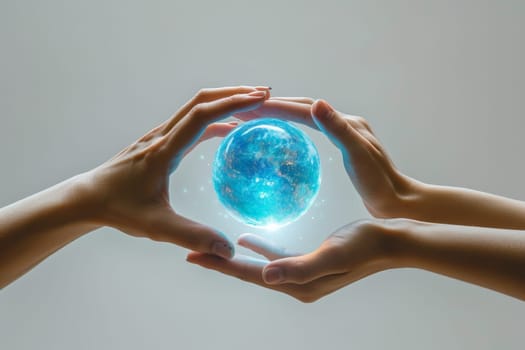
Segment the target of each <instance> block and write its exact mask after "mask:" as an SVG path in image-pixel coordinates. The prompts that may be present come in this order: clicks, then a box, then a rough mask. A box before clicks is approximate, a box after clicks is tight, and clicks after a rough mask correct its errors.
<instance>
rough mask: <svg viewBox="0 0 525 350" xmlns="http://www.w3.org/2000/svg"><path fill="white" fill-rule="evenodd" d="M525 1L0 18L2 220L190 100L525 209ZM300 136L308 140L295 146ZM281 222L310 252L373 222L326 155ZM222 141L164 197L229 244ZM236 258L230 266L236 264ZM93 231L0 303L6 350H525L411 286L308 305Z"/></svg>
mask: <svg viewBox="0 0 525 350" xmlns="http://www.w3.org/2000/svg"><path fill="white" fill-rule="evenodd" d="M524 23H525V3H524V2H523V1H519V0H517V1H496V0H492V1H481V0H472V1H465V0H454V1H452V0H436V1H416V0H414V1H390V0H384V1H354V0H352V1H351V0H345V1H329V0H324V1H271V0H267V1H246V0H244V1H185V2H183V1H129V0H128V1H124V0H120V1H118V0H90V1H76V0H62V1H59V0H48V1H37V0H33V1H29V0H0V121H1V122H0V164H1V167H0V170H1V171H0V206H3V205H7V204H8V203H11V202H13V201H16V200H18V199H21V198H23V197H25V196H27V195H29V194H31V193H34V192H37V191H39V190H42V189H44V188H46V187H48V186H50V185H53V184H55V183H57V182H60V181H62V180H63V179H66V178H68V177H70V176H73V175H75V174H78V173H80V172H83V171H86V170H89V169H90V168H92V167H95V166H96V165H98V164H99V163H101V162H103V161H105V160H106V159H108V158H110V157H111V156H112V155H113V154H115V153H117V152H118V151H120V150H121V149H122V148H123V147H125V146H126V145H127V144H129V143H131V142H133V141H134V140H135V139H136V138H138V137H140V136H141V135H142V134H143V133H145V132H146V131H148V130H149V129H151V128H152V127H154V126H156V125H158V124H159V123H161V122H162V121H164V120H165V119H166V118H168V117H169V116H170V115H171V113H173V112H174V111H175V110H176V109H177V108H178V107H179V106H180V105H181V104H183V103H184V102H185V101H186V100H188V99H189V98H190V97H191V96H192V95H193V94H194V93H195V92H196V91H197V90H198V89H199V88H201V87H214V86H227V85H236V84H260V85H263V84H268V85H271V86H272V87H273V94H274V95H285V96H310V97H314V98H321V97H322V98H325V99H327V100H328V101H330V102H332V103H333V104H334V105H335V106H336V108H338V109H340V110H342V111H345V112H347V113H351V114H356V115H362V116H364V117H366V118H367V119H368V120H369V121H370V124H371V125H372V127H373V128H374V130H375V131H376V134H377V135H378V137H379V138H380V140H381V141H382V142H383V143H384V145H385V147H386V149H387V150H388V151H389V153H390V155H391V156H392V158H393V160H394V162H395V163H396V165H397V166H398V167H399V168H400V169H401V170H402V171H403V172H404V173H406V174H408V175H409V176H412V177H414V178H417V179H419V180H421V181H425V182H428V183H435V184H447V185H456V186H465V187H470V188H475V189H479V190H483V191H488V192H493V193H498V194H501V195H506V196H509V197H513V198H518V199H524V200H525V185H524V184H523V179H524V178H525V163H524V161H523V154H524V151H523V150H524V149H525V141H524V140H523V137H522V135H523V131H524V129H525V121H524V113H523V101H524V100H525V68H524V65H523V62H525V40H524V35H525V27H524ZM305 130H306V129H305ZM306 131H307V132H308V133H309V135H310V136H311V137H312V139H313V140H314V142H315V143H316V145H317V147H318V149H319V151H320V154H321V161H322V167H323V169H322V170H323V183H322V187H321V191H320V194H319V196H318V198H317V200H316V202H315V204H314V206H313V207H312V209H311V210H310V211H308V213H307V214H305V216H303V217H302V218H301V219H300V220H299V221H297V222H296V223H294V224H292V225H290V226H288V227H286V228H284V229H282V230H280V231H277V232H272V233H265V232H261V233H263V234H268V235H271V236H272V237H273V239H275V240H276V241H277V242H280V243H281V244H284V245H287V246H289V247H291V248H299V247H300V248H301V249H311V248H313V247H315V246H316V245H317V244H319V242H321V241H322V240H323V239H324V238H325V237H326V236H327V235H329V234H330V232H332V231H333V230H335V229H336V228H338V227H339V226H341V225H343V224H346V223H349V222H352V221H354V220H357V219H360V218H363V217H368V214H367V212H366V211H365V209H364V208H363V205H362V204H361V202H360V199H359V197H358V196H357V194H356V192H355V190H354V188H353V187H352V185H351V183H350V181H349V180H348V178H347V176H346V174H345V172H344V170H343V167H342V165H341V159H340V155H339V153H338V151H337V150H336V149H335V147H333V146H332V145H331V144H330V143H329V142H328V141H327V140H326V139H325V138H324V136H323V135H322V134H320V133H318V132H315V131H312V130H306ZM218 142H219V140H213V141H210V142H208V143H206V144H203V145H201V146H199V147H198V148H197V149H196V150H195V151H194V152H193V153H192V154H191V155H190V156H188V158H187V159H185V160H184V162H183V163H182V164H181V167H180V168H179V169H178V170H177V172H176V173H175V174H174V175H173V176H172V178H171V180H172V183H171V187H170V190H171V195H172V200H173V205H174V207H175V208H176V209H177V210H179V211H181V212H182V213H184V214H186V215H187V216H189V217H191V218H193V219H196V220H200V221H202V222H204V223H207V224H210V225H214V226H215V227H217V228H219V229H221V230H223V231H224V232H226V233H227V234H228V236H229V237H230V238H231V239H232V240H235V239H236V238H237V237H238V235H239V234H241V233H243V232H247V231H250V229H249V227H246V226H244V225H242V224H240V223H237V222H236V221H234V220H233V219H231V218H229V217H228V216H227V215H225V212H224V210H223V208H222V207H221V206H220V204H219V203H218V202H217V199H216V196H215V193H214V191H213V188H212V187H211V185H210V182H209V181H210V174H211V173H210V169H211V168H210V162H211V160H212V159H213V155H214V150H215V149H216V147H217V145H218ZM240 251H241V250H240ZM185 254H186V251H185V250H183V249H181V248H179V247H176V246H172V245H168V244H159V243H155V242H152V241H149V240H145V239H136V238H132V237H129V236H126V235H124V234H121V233H119V232H117V231H115V230H113V229H109V228H105V229H100V230H98V231H96V232H93V233H91V234H89V235H86V236H85V237H83V238H81V239H79V240H77V241H75V242H73V243H72V244H70V245H69V246H67V247H65V248H64V249H62V250H61V251H59V252H58V253H56V254H54V255H53V256H51V257H50V258H49V259H47V260H45V261H44V262H43V263H42V264H40V265H39V266H37V267H36V268H35V269H34V270H32V271H31V272H29V273H28V274H27V275H25V276H23V277H22V278H20V279H19V280H18V281H16V282H15V283H13V284H12V285H10V286H8V287H6V288H4V289H3V290H2V291H0V348H1V349H6V350H22V349H54V350H59V349H127V350H134V349H211V348H216V349H253V350H256V349H268V348H273V349H319V348H322V349H327V348H330V349H337V348H346V349H439V350H441V349H447V350H452V349H477V350H482V349H522V348H523V326H524V324H525V303H523V302H520V301H518V300H516V299H513V298H510V297H507V296H504V295H501V294H498V293H495V292H492V291H489V290H486V289H482V288H479V287H476V286H472V285H468V284H465V283H463V282H460V281H456V280H453V279H449V278H446V277H442V276H438V275H434V274H431V273H427V272H424V271H418V270H413V269H403V270H392V271H387V272H382V273H379V274H377V275H374V276H371V277H368V278H366V279H364V280H362V281H359V282H357V283H355V284H353V285H350V286H348V287H346V288H345V289H343V290H341V291H338V292H337V293H335V294H333V295H330V296H328V297H326V298H324V299H322V300H320V301H318V302H317V303H314V304H302V303H300V302H298V301H296V300H295V299H292V298H291V297H289V296H287V295H284V294H279V293H276V292H273V291H270V290H265V289H263V288H260V287H258V286H254V285H249V284H246V283H244V282H242V281H238V280H236V279H233V278H231V277H227V276H223V275H220V274H218V273H215V272H213V271H208V270H204V269H202V268H200V267H198V266H193V265H189V264H187V263H186V262H185Z"/></svg>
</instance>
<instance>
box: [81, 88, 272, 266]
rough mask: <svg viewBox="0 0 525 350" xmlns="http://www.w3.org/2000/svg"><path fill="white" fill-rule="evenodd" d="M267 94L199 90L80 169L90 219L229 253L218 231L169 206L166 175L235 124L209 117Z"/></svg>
mask: <svg viewBox="0 0 525 350" xmlns="http://www.w3.org/2000/svg"><path fill="white" fill-rule="evenodd" d="M268 97H269V89H268V88H265V87H244V86H242V87H227V88H218V89H205V90H201V91H199V93H197V94H196V95H195V96H194V97H193V98H192V99H191V100H190V101H189V102H187V103H186V104H185V105H184V106H183V107H182V108H181V109H180V110H179V111H178V112H176V113H175V114H174V115H173V116H172V117H171V118H170V119H169V120H167V121H166V122H165V123H163V124H162V125H159V126H158V127H156V128H155V129H153V130H151V131H150V132H148V133H147V134H146V135H144V136H143V137H141V138H140V139H139V140H137V141H136V142H135V143H133V144H132V145H130V146H129V147H126V148H125V149H124V150H122V151H121V152H120V153H119V154H117V155H116V156H115V157H113V158H112V159H111V160H109V161H107V162H106V163H104V164H102V165H101V166H99V167H97V168H96V169H94V170H92V171H90V172H88V173H86V174H85V176H84V182H85V186H84V189H85V190H84V191H83V194H82V195H84V196H86V198H88V199H89V202H90V203H91V206H90V208H91V210H90V211H89V213H88V215H89V219H90V220H91V221H93V222H96V223H97V224H100V225H106V226H111V227H115V228H117V229H119V230H121V231H123V232H125V233H128V234H130V235H133V236H138V237H147V238H150V239H153V240H156V241H162V242H170V243H174V244H177V245H180V246H182V247H185V248H189V249H191V250H195V251H199V252H204V253H210V254H216V255H219V256H221V257H224V258H230V257H231V256H232V255H233V246H232V244H231V243H230V242H229V241H228V239H227V238H226V237H225V236H224V235H223V234H222V233H220V232H218V231H217V230H215V229H213V228H210V227H208V226H205V225H202V224H200V223H197V222H194V221H192V220H190V219H188V218H185V217H183V216H181V215H179V214H177V213H176V212H175V211H174V210H173V208H172V207H171V205H170V200H169V193H168V188H169V176H170V174H171V173H172V172H173V171H174V170H175V169H176V168H177V166H178V165H179V163H180V161H181V160H182V158H183V156H184V155H185V154H187V153H188V152H189V150H190V149H191V148H192V147H194V146H195V145H196V144H197V143H198V142H200V141H203V140H205V139H208V138H211V137H215V136H224V135H225V134H227V133H228V132H229V131H230V130H231V129H232V128H234V127H235V123H214V122H216V121H218V120H220V119H222V118H225V117H228V116H230V115H233V114H235V113H238V112H243V111H249V110H252V109H255V108H257V107H259V106H260V105H261V104H262V103H263V102H264V100H265V99H267V98H268Z"/></svg>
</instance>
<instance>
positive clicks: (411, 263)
mask: <svg viewBox="0 0 525 350" xmlns="http://www.w3.org/2000/svg"><path fill="white" fill-rule="evenodd" d="M410 227H411V228H410V229H408V230H406V231H405V232H404V233H403V234H401V237H403V238H402V244H401V245H400V246H401V247H402V248H401V250H402V251H403V254H402V256H403V259H404V260H403V263H402V265H403V266H407V267H415V268H420V269H424V270H428V271H432V272H435V273H438V274H441V275H446V276H449V277H453V278H456V279H459V280H462V281H465V282H469V283H473V284H477V285H479V286H483V287H486V288H489V289H493V290H496V291H499V292H501V293H505V294H508V295H511V296H514V297H516V298H519V299H522V300H525V231H518V230H504V229H494V228H484V227H472V226H457V225H442V224H428V223H421V222H413V223H412V224H411V225H410Z"/></svg>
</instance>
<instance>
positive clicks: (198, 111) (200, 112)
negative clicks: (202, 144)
mask: <svg viewBox="0 0 525 350" xmlns="http://www.w3.org/2000/svg"><path fill="white" fill-rule="evenodd" d="M206 110H207V108H206V104H204V103H199V104H197V105H195V106H194V107H193V108H192V109H191V112H190V117H191V119H202V118H203V117H204V115H205V114H206Z"/></svg>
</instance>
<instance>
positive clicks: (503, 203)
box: [239, 98, 525, 229]
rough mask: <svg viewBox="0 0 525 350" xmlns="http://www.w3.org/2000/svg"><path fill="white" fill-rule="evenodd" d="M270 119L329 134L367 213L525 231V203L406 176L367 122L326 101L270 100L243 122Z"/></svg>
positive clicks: (244, 117) (250, 112) (243, 117)
mask: <svg viewBox="0 0 525 350" xmlns="http://www.w3.org/2000/svg"><path fill="white" fill-rule="evenodd" d="M260 115H267V116H272V117H276V118H282V119H285V120H292V121H295V122H299V123H303V124H305V125H308V126H310V127H312V128H315V129H318V130H320V131H322V132H323V133H324V134H326V135H327V136H328V137H329V139H330V140H331V141H332V142H333V143H334V145H335V146H336V147H338V148H339V149H340V151H341V154H342V157H343V162H344V165H345V168H346V171H347V173H348V175H349V177H350V179H351V181H352V183H353V184H354V187H355V188H356V190H357V191H358V192H359V194H360V195H361V198H362V200H363V203H364V205H365V207H366V208H367V209H368V211H369V212H370V213H371V214H372V215H373V216H375V217H378V218H394V217H405V218H411V219H414V220H420V221H430V222H436V223H448V224H457V225H471V226H485V227H499V228H508V229H525V202H522V201H518V200H514V199H510V198H505V197H501V196H497V195H493V194H489V193H484V192H480V191H475V190H470V189H465V188H459V187H450V186H439V185H431V184H425V183H423V182H420V181H418V180H416V179H413V178H411V177H409V176H407V175H405V174H403V173H402V172H401V171H400V170H399V169H398V168H397V167H396V166H395V165H394V163H393V162H392V160H391V158H390V157H389V156H388V154H387V152H386V150H385V149H384V147H383V146H382V144H381V143H380V142H379V140H378V138H377V137H376V136H375V134H374V132H373V130H372V129H371V127H370V125H369V124H368V122H367V121H366V120H365V119H364V118H361V117H356V116H351V115H346V114H344V113H341V112H338V111H336V110H334V109H333V108H332V107H331V106H330V105H329V104H328V103H326V102H325V101H315V102H314V101H313V100H312V99H308V98H299V99H297V98H272V99H270V100H268V101H266V102H265V103H264V104H263V105H262V106H261V107H260V108H258V109H256V110H253V111H249V112H246V113H241V114H240V115H239V117H240V118H241V119H251V118H256V117H258V116H260Z"/></svg>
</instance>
